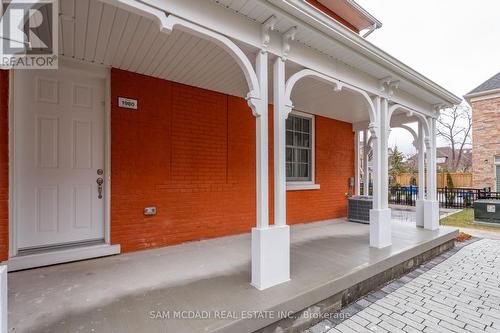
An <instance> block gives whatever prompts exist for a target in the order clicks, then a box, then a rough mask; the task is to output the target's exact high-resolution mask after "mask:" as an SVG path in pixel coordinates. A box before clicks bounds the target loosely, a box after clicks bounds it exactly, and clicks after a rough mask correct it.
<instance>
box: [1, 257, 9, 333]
mask: <svg viewBox="0 0 500 333" xmlns="http://www.w3.org/2000/svg"><path fill="white" fill-rule="evenodd" d="M7 293H8V289H7V265H0V332H1V333H4V332H5V333H7V331H8V325H7V321H8V319H7V317H8V316H7V314H8V311H7V305H8V301H7Z"/></svg>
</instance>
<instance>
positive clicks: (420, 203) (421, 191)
mask: <svg viewBox="0 0 500 333" xmlns="http://www.w3.org/2000/svg"><path fill="white" fill-rule="evenodd" d="M424 135H425V133H424V128H423V126H422V121H419V122H418V138H417V154H418V159H417V166H418V198H417V201H416V203H415V206H416V215H417V222H416V225H417V227H423V226H424V201H425V140H424V139H425V138H424Z"/></svg>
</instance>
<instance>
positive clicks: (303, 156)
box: [300, 149, 309, 163]
mask: <svg viewBox="0 0 500 333" xmlns="http://www.w3.org/2000/svg"><path fill="white" fill-rule="evenodd" d="M300 162H302V163H308V162H309V150H307V149H301V150H300Z"/></svg>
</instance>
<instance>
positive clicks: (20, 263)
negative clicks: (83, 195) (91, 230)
mask: <svg viewBox="0 0 500 333" xmlns="http://www.w3.org/2000/svg"><path fill="white" fill-rule="evenodd" d="M120 251H121V249H120V245H109V244H99V245H90V246H82V247H74V248H71V249H64V250H57V251H47V252H43V253H36V254H30V255H25V256H18V257H13V258H10V259H9V260H8V262H7V267H8V270H9V272H13V271H19V270H22V269H27V268H35V267H42V266H48V265H55V264H62V263H67V262H71V261H78V260H84V259H91V258H98V257H104V256H110V255H114V254H120Z"/></svg>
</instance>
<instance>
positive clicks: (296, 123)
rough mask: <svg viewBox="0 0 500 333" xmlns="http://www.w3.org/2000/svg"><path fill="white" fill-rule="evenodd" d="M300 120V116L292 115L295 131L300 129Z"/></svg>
mask: <svg viewBox="0 0 500 333" xmlns="http://www.w3.org/2000/svg"><path fill="white" fill-rule="evenodd" d="M300 120H301V118H299V117H293V129H294V130H295V131H300V129H301V128H302V126H301V121H300Z"/></svg>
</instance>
